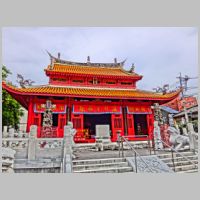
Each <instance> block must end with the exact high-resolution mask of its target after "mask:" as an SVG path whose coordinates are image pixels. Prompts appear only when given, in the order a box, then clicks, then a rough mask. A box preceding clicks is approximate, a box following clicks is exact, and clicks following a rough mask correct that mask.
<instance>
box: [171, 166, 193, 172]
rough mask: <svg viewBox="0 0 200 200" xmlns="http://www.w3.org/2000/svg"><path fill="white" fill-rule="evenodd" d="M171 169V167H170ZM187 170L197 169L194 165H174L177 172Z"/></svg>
mask: <svg viewBox="0 0 200 200" xmlns="http://www.w3.org/2000/svg"><path fill="white" fill-rule="evenodd" d="M172 169H173V167H172ZM189 170H197V168H196V166H194V165H183V166H177V167H175V172H179V171H185V172H186V171H189Z"/></svg>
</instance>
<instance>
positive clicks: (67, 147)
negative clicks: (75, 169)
mask: <svg viewBox="0 0 200 200" xmlns="http://www.w3.org/2000/svg"><path fill="white" fill-rule="evenodd" d="M72 137H73V136H72V134H71V126H70V125H67V126H64V138H63V139H64V144H63V145H64V147H63V148H64V149H63V170H62V172H63V173H71V172H72V153H73V150H72Z"/></svg>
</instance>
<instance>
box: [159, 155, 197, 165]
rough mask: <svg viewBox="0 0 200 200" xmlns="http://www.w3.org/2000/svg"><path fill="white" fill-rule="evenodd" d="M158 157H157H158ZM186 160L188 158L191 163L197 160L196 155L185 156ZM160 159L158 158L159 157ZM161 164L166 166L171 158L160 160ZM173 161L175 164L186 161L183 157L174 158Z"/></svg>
mask: <svg viewBox="0 0 200 200" xmlns="http://www.w3.org/2000/svg"><path fill="white" fill-rule="evenodd" d="M158 157H159V156H158ZM185 157H186V158H188V159H189V160H192V161H195V160H198V156H197V155H194V156H185ZM159 158H160V157H159ZM160 159H161V160H162V161H163V162H165V163H166V164H167V163H170V162H172V157H169V158H160ZM174 160H175V161H176V162H178V161H186V159H185V158H183V157H175V158H174Z"/></svg>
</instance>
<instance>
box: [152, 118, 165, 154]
mask: <svg viewBox="0 0 200 200" xmlns="http://www.w3.org/2000/svg"><path fill="white" fill-rule="evenodd" d="M153 134H154V145H155V149H156V150H158V149H163V144H162V141H161V135H160V127H159V126H158V121H154V131H153Z"/></svg>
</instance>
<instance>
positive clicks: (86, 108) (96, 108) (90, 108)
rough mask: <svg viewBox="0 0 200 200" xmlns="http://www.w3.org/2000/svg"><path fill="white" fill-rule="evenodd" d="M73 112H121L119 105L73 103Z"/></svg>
mask: <svg viewBox="0 0 200 200" xmlns="http://www.w3.org/2000/svg"><path fill="white" fill-rule="evenodd" d="M73 112H74V113H84V114H87V113H121V107H120V106H114V105H113V106H112V105H111V106H110V105H109V106H108V105H105V106H104V105H74V106H73Z"/></svg>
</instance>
